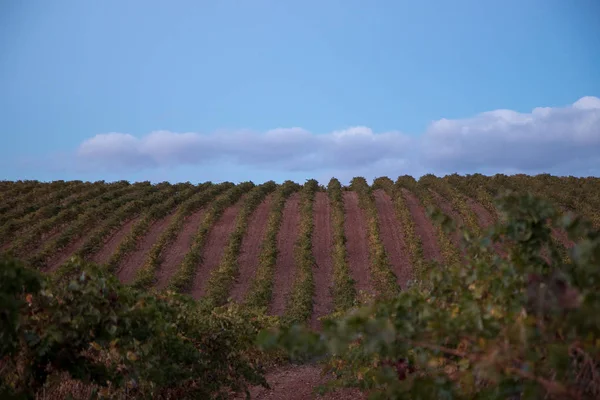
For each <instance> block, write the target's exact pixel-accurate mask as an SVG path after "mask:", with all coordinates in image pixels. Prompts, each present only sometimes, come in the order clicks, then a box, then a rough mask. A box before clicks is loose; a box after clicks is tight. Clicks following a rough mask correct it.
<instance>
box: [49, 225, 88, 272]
mask: <svg viewBox="0 0 600 400" xmlns="http://www.w3.org/2000/svg"><path fill="white" fill-rule="evenodd" d="M93 233H94V230H93V229H92V230H90V231H88V232H87V233H85V234H84V235H82V236H81V237H80V238H78V239H77V240H75V241H74V242H71V243H69V244H68V245H66V246H65V247H64V248H63V249H62V250H61V251H59V252H58V253H57V254H56V255H54V256H53V257H51V258H50V260H48V262H47V263H46V265H47V266H48V271H50V272H52V271H54V270H55V269H56V268H58V267H60V266H61V265H63V264H64V263H65V262H67V260H68V259H69V257H71V256H72V255H73V253H75V252H76V251H77V250H79V249H80V248H81V247H83V245H84V244H85V242H86V241H87V240H88V239H89V238H90V237H91V236H92V234H93Z"/></svg>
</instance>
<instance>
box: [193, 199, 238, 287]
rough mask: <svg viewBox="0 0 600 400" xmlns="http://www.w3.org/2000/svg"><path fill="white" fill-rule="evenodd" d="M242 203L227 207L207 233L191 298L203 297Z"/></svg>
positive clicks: (233, 227)
mask: <svg viewBox="0 0 600 400" xmlns="http://www.w3.org/2000/svg"><path fill="white" fill-rule="evenodd" d="M243 201H244V199H242V200H240V201H238V202H237V203H236V204H235V205H233V206H231V207H227V208H226V209H225V211H224V212H223V215H221V218H219V220H218V221H217V222H216V223H215V224H214V225H213V227H212V228H211V230H210V232H209V233H208V237H207V238H206V244H205V246H204V249H203V253H202V261H201V262H200V265H198V268H197V270H196V277H195V278H194V285H193V286H192V291H191V294H192V297H194V298H195V299H198V298H200V297H201V296H204V294H205V292H206V282H207V281H208V278H209V277H210V273H211V271H212V270H213V269H215V268H217V267H218V266H219V263H220V262H221V257H222V256H223V251H224V250H225V246H227V242H228V240H229V236H230V235H231V233H233V230H234V229H235V219H236V217H237V215H238V214H239V212H240V208H241V206H242V203H243Z"/></svg>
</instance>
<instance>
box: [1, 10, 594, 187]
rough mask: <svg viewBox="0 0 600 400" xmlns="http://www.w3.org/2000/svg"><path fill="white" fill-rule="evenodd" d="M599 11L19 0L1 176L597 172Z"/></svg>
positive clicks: (5, 94) (6, 52)
mask: <svg viewBox="0 0 600 400" xmlns="http://www.w3.org/2000/svg"><path fill="white" fill-rule="evenodd" d="M599 18H600V2H598V1H595V0H574V1H564V0H528V1H513V0H508V1H502V2H491V1H475V0H472V1H466V0H458V1H444V0H438V1H410V2H409V1H400V0H395V1H372V2H368V1H359V0H343V1H342V0H335V1H334V0H320V1H312V0H309V1H307V0H304V1H281V0H278V1H276V0H272V1H263V0H254V1H229V0H219V1H216V0H215V1H200V0H196V1H176V0H174V1H169V2H167V1H148V0H146V1H134V0H103V1H96V0H93V1H92V0H71V1H65V0H53V1H46V0H28V1H16V0H7V1H3V2H1V3H0V54H2V56H0V57H1V58H0V61H1V62H0V121H2V130H3V146H1V147H0V158H1V159H2V161H0V173H1V174H0V179H40V180H52V179H84V180H95V179H106V180H114V179H130V180H145V179H149V180H153V181H156V180H172V181H187V180H190V181H194V182H195V181H204V180H213V181H221V180H232V181H240V180H246V179H251V180H254V181H264V180H267V179H275V180H278V181H281V180H283V179H294V180H304V179H305V178H309V177H316V178H317V179H319V180H326V179H328V178H329V177H331V176H334V175H335V176H339V177H341V178H342V179H347V178H348V177H351V176H354V175H363V176H366V177H368V178H372V177H374V176H378V175H390V176H392V177H395V176H397V175H401V174H405V173H408V174H413V175H419V174H422V173H426V172H433V173H436V174H444V173H451V172H460V173H469V172H470V173H473V172H483V173H494V172H509V173H510V172H527V173H537V172H551V173H556V174H574V175H578V174H579V175H598V174H600V170H598V169H597V167H596V165H600V160H599V159H598V157H599V156H596V154H600V105H599V104H600V100H598V97H600V72H599V71H600V51H599V50H598V45H599V43H600V24H598V23H597V21H598V20H599ZM586 96H587V97H586ZM582 98H583V100H582V101H581V102H580V103H576V102H577V101H578V100H580V99H582ZM574 103H576V104H578V105H576V106H573V104H574ZM582 105H583V106H582ZM540 107H544V109H543V110H540V109H538V111H537V112H533V110H534V109H536V108H540ZM546 108H547V109H546ZM496 110H513V111H514V112H512V113H511V112H508V111H506V112H497V111H496ZM544 110H547V112H546V111H544ZM444 121H446V122H444ZM107 134H108V135H107ZM185 135H187V136H185ZM465 135H466V136H465ZM469 135H470V136H469ZM466 137H468V138H470V139H469V140H466V139H465V138H466ZM490 143H492V144H493V146H491V145H490ZM315 146H319V148H318V149H315ZM477 146H481V147H477ZM528 146H529V147H528ZM232 149H235V150H232ZM523 149H526V150H523ZM527 149H533V150H534V151H529V150H527ZM565 149H566V151H568V152H570V153H572V154H567V155H565V154H561V153H562V152H564V151H565ZM500 150H502V151H503V152H504V153H500V154H499V151H500ZM596 150H597V152H596ZM486 151H487V153H486ZM515 153H519V154H516V155H515ZM521 153H522V154H521Z"/></svg>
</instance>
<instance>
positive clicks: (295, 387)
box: [237, 365, 367, 400]
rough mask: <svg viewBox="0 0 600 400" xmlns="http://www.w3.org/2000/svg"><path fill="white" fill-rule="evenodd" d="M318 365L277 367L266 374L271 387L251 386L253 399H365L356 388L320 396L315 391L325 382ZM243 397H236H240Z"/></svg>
mask: <svg viewBox="0 0 600 400" xmlns="http://www.w3.org/2000/svg"><path fill="white" fill-rule="evenodd" d="M321 371H322V370H321V367H319V366H318V365H290V366H286V367H282V368H278V369H277V370H275V371H272V372H270V373H268V374H267V376H266V377H267V382H268V383H269V386H271V389H270V390H269V389H265V388H263V387H260V386H259V387H253V388H251V389H250V395H251V399H253V400H265V399H269V400H310V399H320V400H350V399H355V400H366V399H367V396H366V395H365V394H364V393H361V392H360V391H359V390H358V389H338V390H336V391H335V392H331V393H327V394H325V395H324V396H320V395H318V394H316V393H315V389H317V388H318V387H319V385H323V384H325V383H327V381H328V377H327V376H323V375H322V373H321ZM242 398H243V397H237V399H242Z"/></svg>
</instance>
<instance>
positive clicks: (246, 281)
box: [231, 194, 273, 303]
mask: <svg viewBox="0 0 600 400" xmlns="http://www.w3.org/2000/svg"><path fill="white" fill-rule="evenodd" d="M272 202H273V195H272V194H270V195H268V196H267V197H266V198H265V199H264V200H263V202H262V203H261V204H260V205H259V206H258V207H257V208H256V210H254V212H253V213H252V215H251V216H250V219H249V221H248V230H247V231H246V234H245V235H244V239H242V246H241V248H240V255H239V257H238V267H239V276H238V278H237V281H236V283H235V285H234V286H233V289H232V291H231V297H232V298H233V300H234V301H236V302H238V303H241V302H242V301H243V300H244V298H245V297H246V294H247V293H248V290H249V289H250V283H251V282H252V278H253V277H254V274H255V272H256V267H257V266H258V257H259V255H260V249H261V243H262V242H263V240H264V238H265V233H266V232H267V222H268V219H269V212H270V211H271V204H272Z"/></svg>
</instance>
